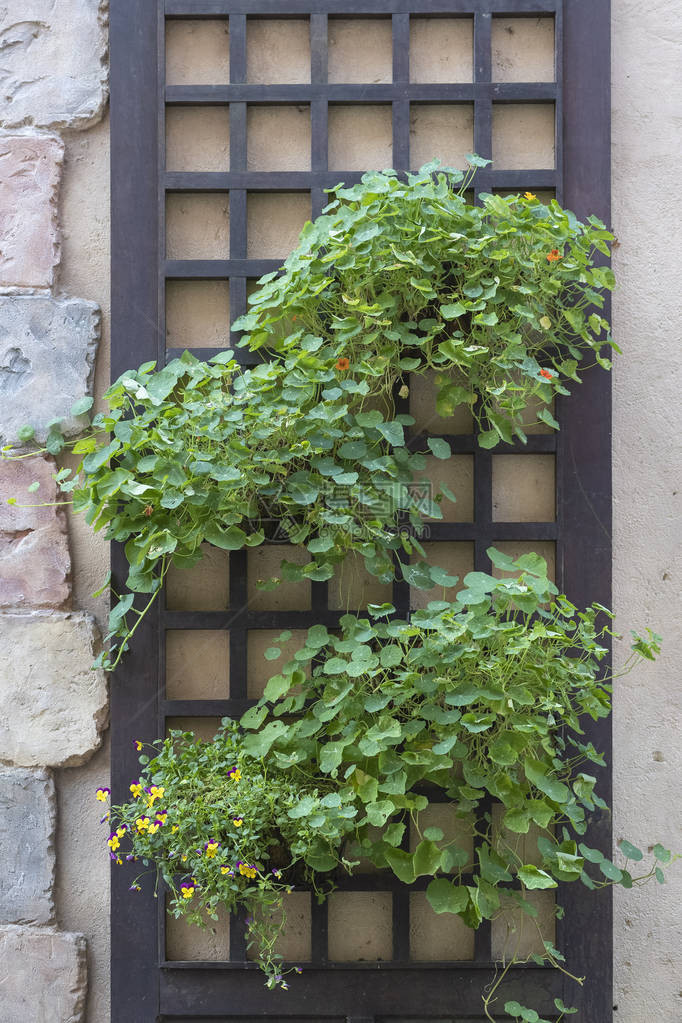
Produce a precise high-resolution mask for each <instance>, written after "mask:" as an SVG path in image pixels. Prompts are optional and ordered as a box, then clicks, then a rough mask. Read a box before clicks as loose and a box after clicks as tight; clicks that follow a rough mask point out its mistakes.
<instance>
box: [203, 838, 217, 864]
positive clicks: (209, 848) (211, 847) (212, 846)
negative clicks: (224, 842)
mask: <svg viewBox="0 0 682 1023" xmlns="http://www.w3.org/2000/svg"><path fill="white" fill-rule="evenodd" d="M219 848H220V842H207V843H206V845H205V846H204V849H205V850H206V858H207V859H209V860H212V859H213V857H214V856H215V854H216V853H217V851H218V849H219Z"/></svg>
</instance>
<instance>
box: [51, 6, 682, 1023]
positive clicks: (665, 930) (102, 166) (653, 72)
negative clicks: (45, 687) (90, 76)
mask: <svg viewBox="0 0 682 1023" xmlns="http://www.w3.org/2000/svg"><path fill="white" fill-rule="evenodd" d="M677 10H678V5H677V4H676V3H675V2H673V0H667V2H659V3H657V4H656V5H654V7H653V9H651V10H649V11H648V13H647V24H646V31H645V32H644V31H643V26H642V19H641V5H639V4H635V3H634V0H613V30H614V51H613V86H614V92H613V105H614V125H613V141H614V149H613V155H614V176H613V186H614V213H613V223H614V226H615V230H616V233H617V234H618V236H619V239H620V248H619V249H618V250H617V252H616V253H615V255H614V267H615V269H616V272H617V275H618V278H619V290H618V293H617V295H616V297H615V301H614V324H615V332H616V337H617V339H618V341H619V343H620V344H621V345H622V347H623V349H624V357H623V358H622V359H620V360H619V361H618V364H617V368H616V370H615V373H614V404H615V429H614V437H615V439H614V493H615V501H614V543H615V554H614V589H615V607H616V611H617V612H618V615H619V620H620V624H621V625H622V627H623V628H624V629H625V630H627V629H628V628H629V627H630V625H633V626H636V625H645V624H648V623H651V624H653V625H655V627H656V628H657V629H658V631H660V632H662V633H663V635H664V637H665V640H666V643H665V653H664V656H663V658H662V659H661V661H660V662H659V663H658V664H656V665H654V666H651V667H648V668H647V669H645V670H643V671H640V672H638V673H637V675H636V676H633V677H631V678H628V679H625V680H623V681H622V682H621V683H619V684H618V687H617V689H616V695H615V714H614V731H615V756H614V781H615V800H614V828H615V835H616V837H618V838H619V837H624V836H627V837H629V838H630V839H631V840H633V841H635V842H639V843H640V844H643V845H644V846H646V845H647V844H649V843H653V842H655V841H662V842H663V843H664V844H669V845H672V846H677V847H678V848H679V847H680V838H679V832H677V833H676V832H675V816H674V813H673V812H672V808H673V807H674V806H675V805H676V802H677V801H676V798H675V797H676V795H677V788H678V787H679V783H678V785H677V786H676V782H677V779H678V778H679V771H680V766H682V765H681V763H680V760H681V757H680V752H679V742H678V738H677V737H678V734H679V719H680V713H679V703H678V701H677V690H678V685H677V671H678V668H679V664H680V662H681V661H682V649H681V644H680V639H679V629H678V627H677V620H676V615H677V613H678V611H677V608H678V607H679V588H680V571H681V568H682V566H681V565H680V555H679V551H678V550H676V539H677V536H679V532H680V530H679V512H677V508H678V507H679V505H678V502H679V500H680V496H679V484H680V480H679V467H680V442H679V437H678V434H677V433H676V430H677V431H679V428H680V415H679V400H678V398H677V395H678V391H679V384H680V383H682V380H681V379H680V378H681V377H682V370H681V368H680V361H679V357H678V352H677V345H678V332H679V327H678V323H679V322H680V312H681V310H680V301H681V299H680V293H681V292H682V288H681V284H682V282H681V281H680V272H679V257H676V255H675V252H676V249H679V244H677V245H676V242H677V239H676V231H675V228H674V223H675V213H676V210H675V204H676V201H677V197H676V195H675V193H674V191H672V189H671V186H670V182H671V181H674V180H675V173H676V168H677V167H678V166H679V157H680V156H682V152H680V150H682V143H681V142H680V138H679V114H678V113H677V111H678V110H679V108H680V99H681V98H682V97H680V86H679V85H677V84H676V80H677V78H678V73H677V69H678V66H679V59H680V49H681V48H682V24H681V23H680V18H679V16H678V15H677ZM339 45H340V43H339ZM503 58H504V55H502V57H500V58H499V59H498V64H499V65H500V67H502V66H505V64H504V59H507V58H504V59H503ZM443 59H445V57H443ZM652 82H653V83H656V87H655V88H654V89H652V88H651V83H652ZM418 127H419V126H418V125H417V128H418ZM544 127H545V126H544V124H543V129H544ZM543 137H544V136H543ZM339 138H340V140H341V142H342V143H343V144H346V139H347V138H348V136H347V135H345V133H343V132H342V133H341V134H340V136H339ZM65 141H66V147H67V150H66V166H65V172H64V183H63V190H62V224H63V270H62V274H61V277H60V286H61V287H62V288H63V289H64V290H65V291H68V292H69V293H71V294H78V295H81V296H83V297H84V298H92V299H94V300H96V301H97V302H99V303H100V305H101V306H102V308H103V322H104V337H103V345H102V348H101V349H100V355H99V360H98V375H97V390H98V394H101V392H102V390H103V389H104V388H105V386H106V382H107V380H108V365H107V363H108V360H107V351H108V347H107V346H108V233H109V232H108V203H107V195H108V127H107V124H106V122H104V123H102V124H100V125H98V126H97V127H95V128H92V129H90V130H88V131H85V132H80V133H77V134H76V133H73V134H69V133H67V134H66V136H65ZM365 142H366V143H367V147H369V144H370V139H369V138H367V139H366V140H364V141H363V138H362V137H360V138H359V139H358V137H357V135H356V136H355V138H354V139H353V151H354V152H356V153H357V152H358V151H360V150H362V148H363V145H364V143H365ZM512 142H514V138H513V136H510V145H511V143H512ZM538 142H539V144H542V139H541V138H539V139H538ZM512 158H513V157H512ZM512 165H513V164H512ZM666 196H670V198H666ZM647 211H649V212H647ZM296 215H297V211H296V212H294V213H292V220H293V219H295V217H296ZM219 333H220V327H217V328H216V329H215V330H214V331H213V332H212V334H211V336H212V337H213V336H214V335H217V334H219ZM179 343H185V341H184V338H183V341H182V342H179ZM676 384H677V385H678V386H677V387H676ZM675 420H676V422H675ZM676 492H677V493H676ZM676 514H677V516H678V518H677V520H676V517H675V516H676ZM69 529H70V537H71V545H72V557H73V560H74V581H75V587H74V604H75V606H77V607H82V608H86V609H88V610H91V611H92V612H93V613H94V614H95V615H96V616H97V618H98V620H99V621H100V623H101V624H104V623H105V610H106V609H105V602H104V599H103V598H101V599H99V600H97V601H95V600H93V599H92V598H91V597H90V594H91V593H92V592H93V590H94V589H96V588H97V586H98V585H99V583H100V580H101V578H102V577H103V575H104V573H105V571H106V567H107V560H108V550H107V548H106V545H105V544H103V543H102V542H101V540H100V539H99V538H96V537H93V536H92V534H91V533H90V531H89V529H88V528H87V527H86V526H85V524H84V523H83V522H82V521H80V520H76V521H74V520H73V519H71V520H70V523H69ZM108 757H109V753H108V749H107V748H106V747H105V748H103V749H102V750H100V751H99V752H98V753H97V754H96V756H95V757H93V759H92V760H91V761H90V762H89V764H88V765H86V766H85V767H81V768H71V769H63V770H61V771H60V772H58V779H57V780H58V790H59V800H60V815H59V833H58V897H57V905H58V913H59V924H60V926H61V927H63V928H66V929H70V930H74V931H81V932H83V933H84V934H85V935H86V937H87V939H88V955H89V985H90V987H89V1000H88V1014H87V1020H88V1023H106V1021H107V1020H108V1018H109V1003H108V998H109V995H108V967H109V963H108V959H109V949H108V901H107V897H108V870H109V868H108V859H107V857H106V854H105V850H104V845H103V842H102V830H103V828H101V827H100V825H99V824H98V818H99V814H98V812H97V807H98V805H99V804H96V803H95V802H94V801H93V793H94V789H95V788H96V787H97V786H98V785H101V784H106V783H107V771H108ZM681 887H682V871H680V870H677V871H676V872H675V871H673V872H672V873H671V882H670V884H669V885H668V886H667V887H666V888H658V887H657V886H650V887H649V888H648V889H647V890H646V891H645V892H631V893H622V894H619V895H618V896H617V899H616V928H615V955H616V993H615V998H614V1004H616V1005H618V1012H617V1013H615V1014H614V1018H615V1019H616V1020H617V1021H620V1023H644V1021H646V1023H649V1021H654V1020H655V1021H656V1023H677V1021H678V1020H679V1019H680V1017H681V1016H682V998H680V984H679V980H678V978H677V974H679V962H680V954H679V949H680V948H681V947H682V933H681V931H680V924H679V913H678V907H679V896H680V888H681ZM586 1023H597V1021H586Z"/></svg>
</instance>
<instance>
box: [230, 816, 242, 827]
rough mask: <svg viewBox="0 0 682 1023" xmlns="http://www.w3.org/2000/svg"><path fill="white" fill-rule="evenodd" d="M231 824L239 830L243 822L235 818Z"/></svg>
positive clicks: (239, 818)
mask: <svg viewBox="0 0 682 1023" xmlns="http://www.w3.org/2000/svg"><path fill="white" fill-rule="evenodd" d="M232 823H233V824H234V826H235V828H241V826H242V824H243V823H244V821H243V819H242V818H241V817H235V818H234V820H233V821H232Z"/></svg>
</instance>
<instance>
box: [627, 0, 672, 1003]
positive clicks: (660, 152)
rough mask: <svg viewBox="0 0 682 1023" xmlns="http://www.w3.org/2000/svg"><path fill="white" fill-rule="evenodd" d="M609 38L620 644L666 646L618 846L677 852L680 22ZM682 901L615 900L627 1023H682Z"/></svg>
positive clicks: (647, 686) (642, 696)
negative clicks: (618, 353) (643, 632)
mask: <svg viewBox="0 0 682 1023" xmlns="http://www.w3.org/2000/svg"><path fill="white" fill-rule="evenodd" d="M612 32H613V55H612V84H613V135H612V138H613V179H612V180H613V214H612V222H613V229H614V232H615V234H616V235H617V236H618V239H619V242H620V245H619V247H618V248H617V249H616V251H615V252H614V256H613V268H614V270H615V273H616V277H617V279H618V290H617V292H616V294H615V297H614V303H613V325H614V335H615V338H616V340H617V341H618V343H619V344H620V345H621V347H622V349H623V357H622V358H620V359H618V360H617V362H616V366H615V370H614V380H613V397H614V430H613V436H614V440H613V472H614V478H613V492H614V508H613V512H614V563H613V583H614V607H615V611H616V614H617V617H618V620H619V621H620V623H621V626H622V628H623V630H624V631H626V630H627V629H629V628H630V626H633V627H640V626H645V625H651V626H653V627H654V628H655V629H656V631H657V632H659V633H660V634H661V635H662V636H663V639H664V644H663V654H662V657H661V659H660V660H659V661H658V662H657V663H656V664H651V665H649V664H646V665H645V666H644V667H643V668H642V669H641V670H638V671H637V673H636V674H635V675H632V676H631V677H629V678H624V679H623V680H622V681H620V682H619V683H618V684H617V686H616V689H615V694H614V715H613V728H614V763H613V773H614V836H615V838H616V839H619V838H623V837H628V838H629V839H630V840H631V841H633V842H634V843H635V844H637V845H640V847H641V848H642V849H645V850H646V849H647V847H650V846H651V845H652V844H653V843H655V842H661V843H663V845H666V846H667V847H668V848H672V849H673V850H675V849H676V850H678V851H679V850H680V848H681V843H680V800H679V791H680V777H681V772H682V747H681V745H680V724H681V718H682V712H681V707H680V684H679V678H680V665H681V664H682V634H681V633H680V627H679V620H680V586H681V583H682V548H681V546H680V536H681V533H682V530H681V528H680V526H681V518H680V505H681V503H682V474H681V470H682V442H681V440H680V435H681V432H682V431H681V427H682V422H681V419H682V417H681V415H680V388H681V387H682V362H681V360H680V323H681V322H682V287H681V284H682V281H681V279H680V259H679V237H678V235H679V232H678V230H677V221H678V220H679V190H678V188H677V186H676V184H675V183H676V181H677V179H678V176H679V166H680V161H681V160H682V131H681V128H682V117H681V115H680V110H681V109H682V83H681V82H680V73H679V69H680V57H681V51H682V18H681V17H680V6H679V4H678V3H676V2H675V0H667V2H658V3H655V4H648V5H646V12H645V14H644V15H643V11H642V5H641V4H638V3H635V2H634V0H613V4H612ZM626 634H627V631H626ZM622 645H624V644H622ZM617 656H621V657H622V655H617ZM681 898H682V871H680V869H679V864H678V865H677V866H676V867H673V869H672V870H671V871H670V873H669V881H668V884H666V885H665V886H658V885H656V884H654V885H650V886H649V887H648V888H647V889H645V890H644V891H640V892H623V891H621V890H617V893H616V899H615V904H616V907H615V908H616V915H615V930H614V948H615V971H616V972H615V992H614V1005H617V1006H618V1010H617V1011H614V1020H616V1021H618V1023H643V1021H645V1020H646V1021H649V1020H656V1021H659V1020H660V1021H661V1023H675V1021H677V1020H679V1019H680V1018H682V985H681V984H680V948H682V924H681V922H680V912H679V908H680V903H681Z"/></svg>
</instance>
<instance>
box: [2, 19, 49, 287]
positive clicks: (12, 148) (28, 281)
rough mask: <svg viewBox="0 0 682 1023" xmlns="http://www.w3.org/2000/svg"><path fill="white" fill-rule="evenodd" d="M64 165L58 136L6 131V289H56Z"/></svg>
mask: <svg viewBox="0 0 682 1023" xmlns="http://www.w3.org/2000/svg"><path fill="white" fill-rule="evenodd" d="M0 18H2V13H1V11H0ZM1 40H2V34H1V33H0V60H1V59H2V57H3V56H4V54H3V51H2V41H1ZM1 81H2V68H1V67H0V82H1ZM63 162H64V143H63V142H62V141H61V139H59V138H57V136H56V135H46V134H43V135H39V134H36V133H35V132H22V133H16V132H15V133H9V132H0V288H15V287H16V288H51V287H52V285H53V283H54V270H55V267H56V266H57V264H58V263H59V225H58V210H57V202H58V198H59V196H58V193H59V182H60V179H61V171H62V163H63Z"/></svg>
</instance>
